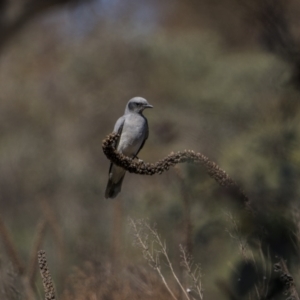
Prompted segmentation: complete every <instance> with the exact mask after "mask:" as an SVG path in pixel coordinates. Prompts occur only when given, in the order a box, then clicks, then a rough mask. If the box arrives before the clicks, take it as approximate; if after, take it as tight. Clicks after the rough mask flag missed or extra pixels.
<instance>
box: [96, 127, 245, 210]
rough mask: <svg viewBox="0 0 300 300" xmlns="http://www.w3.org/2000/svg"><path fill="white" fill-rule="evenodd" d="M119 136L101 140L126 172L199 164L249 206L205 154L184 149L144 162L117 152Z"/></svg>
mask: <svg viewBox="0 0 300 300" xmlns="http://www.w3.org/2000/svg"><path fill="white" fill-rule="evenodd" d="M119 137H120V135H119V134H117V133H111V134H109V135H108V136H107V137H106V138H105V139H104V140H103V142H102V148H103V152H104V154H105V155H106V157H107V158H108V159H109V160H110V161H112V162H113V163H114V164H116V165H118V166H120V167H122V168H124V169H125V170H127V171H128V172H130V173H135V174H140V175H154V174H162V173H163V172H164V171H167V170H169V168H170V167H174V166H176V165H177V164H180V163H195V164H201V165H202V166H204V168H205V169H206V172H207V173H208V175H209V176H210V177H212V178H213V179H215V180H216V181H217V183H218V184H219V185H220V186H222V187H226V188H227V189H228V190H229V191H230V192H231V193H232V194H234V195H236V196H237V197H238V198H240V199H241V201H242V203H243V204H245V205H246V206H249V198H248V197H247V196H246V195H245V194H244V192H243V191H242V190H241V189H240V187H239V186H238V184H237V183H236V182H235V181H234V180H233V179H232V178H230V177H229V176H228V174H227V173H226V172H225V171H224V170H222V169H221V168H220V167H219V166H218V165H217V164H216V163H215V162H213V161H211V160H209V159H208V158H207V157H206V156H205V155H203V154H201V153H195V152H194V151H193V150H184V151H179V152H176V153H173V152H172V153H171V154H169V155H168V156H167V157H165V158H164V159H161V160H160V161H158V162H156V163H146V162H143V161H141V160H137V159H132V158H130V157H127V156H125V155H123V154H122V153H120V152H117V151H116V150H115V144H116V141H117V140H118V138H119Z"/></svg>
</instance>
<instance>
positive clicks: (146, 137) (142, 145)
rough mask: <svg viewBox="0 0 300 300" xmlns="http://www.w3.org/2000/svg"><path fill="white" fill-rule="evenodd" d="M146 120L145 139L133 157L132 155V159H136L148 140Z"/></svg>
mask: <svg viewBox="0 0 300 300" xmlns="http://www.w3.org/2000/svg"><path fill="white" fill-rule="evenodd" d="M145 120H146V134H145V138H144V140H143V142H142V144H141V147H140V148H139V149H138V151H137V152H136V153H135V155H134V157H133V158H136V157H137V155H138V154H139V152H140V151H141V150H142V148H143V147H144V145H145V142H146V140H147V139H148V136H149V128H148V121H147V119H145Z"/></svg>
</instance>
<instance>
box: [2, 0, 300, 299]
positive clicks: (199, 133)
mask: <svg viewBox="0 0 300 300" xmlns="http://www.w3.org/2000/svg"><path fill="white" fill-rule="evenodd" d="M299 14H300V4H299V2H298V1H296V0H288V1H287V0H285V1H279V0H277V1H275V0H259V1H258V0H257V1H256V0H255V1H251V3H250V1H246V0H245V1H236V0H224V1H218V0H197V1H194V0H186V1H182V0H172V1H171V0H163V1H157V0H152V1H149V0H148V1H147V0H139V1H137V0H126V1H120V0H110V1H109V0H90V1H83V0H81V1H80V0H77V1H74V0H45V1H43V2H42V3H41V1H37V0H27V1H24V0H22V1H21V0H13V1H8V0H1V1H0V91H1V93H0V95H1V96H0V99H1V100H0V212H1V214H0V217H1V220H0V221H1V222H0V225H1V226H0V227H1V228H0V231H1V241H2V243H1V248H0V249H1V256H0V267H1V274H2V275H1V277H0V279H1V293H2V295H3V297H2V299H26V297H27V298H28V296H26V295H27V294H26V293H25V292H24V289H25V288H24V286H26V284H24V282H23V281H22V280H23V279H24V278H29V279H30V285H31V288H32V291H33V294H34V295H41V294H42V293H43V291H42V286H41V280H40V279H39V276H37V275H38V274H36V272H37V266H36V265H35V260H36V250H37V249H45V250H46V253H47V256H48V264H49V268H50V270H51V273H52V277H53V279H54V282H55V285H56V289H57V294H58V295H61V297H60V298H61V299H141V297H142V298H145V299H171V296H170V295H169V294H168V292H167V290H166V289H165V287H164V286H163V285H162V282H161V280H160V279H159V277H158V276H157V275H156V273H155V271H154V270H153V269H152V268H151V267H149V266H148V265H147V262H146V261H145V260H144V258H143V255H142V252H141V251H140V250H139V249H138V248H136V247H135V246H134V245H133V237H132V232H131V231H130V229H129V226H128V220H127V219H128V217H131V218H133V219H140V218H142V219H148V221H149V223H151V224H154V223H155V224H156V228H157V230H158V232H159V233H160V235H161V237H162V239H163V240H166V244H167V248H168V250H169V254H170V257H171V260H172V262H173V265H174V268H175V269H176V270H177V272H178V274H180V278H181V280H182V282H183V283H184V284H185V285H186V287H188V283H187V282H186V280H187V279H185V273H184V272H183V271H182V269H181V268H180V253H179V248H178V246H179V244H182V245H184V246H185V247H186V248H187V251H188V252H189V253H190V254H192V255H193V257H194V259H195V262H197V263H199V264H201V269H202V275H203V276H202V285H203V287H204V299H285V298H286V297H287V296H284V295H283V289H284V287H283V286H282V284H281V281H280V280H279V279H278V275H276V274H275V273H274V272H273V266H272V265H273V264H274V263H275V262H276V261H278V259H280V258H283V259H284V260H286V264H287V266H288V268H289V271H290V273H291V274H292V276H293V277H294V279H295V281H296V283H297V278H299V246H298V244H299V241H298V240H299V234H298V233H299V229H300V228H298V227H299V226H298V225H299V224H300V218H299V216H300V214H299V194H300V190H299V184H298V182H299V167H300V150H299V142H300V140H299V132H300V124H299V117H300V111H299V90H300V56H299V33H300V18H299ZM134 96H141V97H144V98H146V99H147V100H148V102H149V103H151V104H152V105H153V106H154V109H153V110H147V111H145V116H146V117H147V118H148V122H149V128H150V134H149V139H148V141H147V143H146V145H145V147H144V148H143V150H142V151H141V153H140V155H139V157H140V158H141V159H143V160H144V161H147V162H155V161H157V160H159V159H161V158H163V157H165V156H166V155H168V154H169V153H170V152H171V151H178V150H184V149H193V150H194V151H196V152H201V153H203V154H204V155H206V156H208V157H209V158H210V159H211V160H213V161H215V162H216V163H217V164H218V165H219V166H220V167H221V168H222V169H224V170H226V172H227V173H228V174H229V175H230V176H231V177H232V178H233V179H234V180H236V181H237V182H238V183H239V184H240V186H241V187H242V189H243V190H244V192H245V193H246V194H247V195H248V196H249V198H250V199H251V205H252V206H253V207H255V210H256V211H257V212H256V216H255V218H254V217H252V216H251V217H249V212H248V211H247V210H246V209H245V208H240V207H239V206H237V205H236V201H235V200H234V199H232V198H231V197H230V196H228V195H227V194H226V192H225V191H224V189H222V188H221V187H219V186H218V184H217V183H216V182H215V181H214V180H213V179H211V178H210V177H209V176H208V175H207V174H206V173H205V171H204V170H203V168H201V167H200V166H195V165H186V164H184V165H181V166H178V167H176V168H175V169H171V170H170V171H169V172H166V173H164V174H162V175H155V176H151V177H148V176H138V175H134V174H127V175H126V177H125V180H124V182H123V189H122V193H121V194H120V195H119V196H118V198H117V199H114V200H107V199H105V198H104V191H105V187H106V183H107V175H108V168H109V161H108V160H107V158H106V157H105V156H104V154H103V152H102V147H101V143H102V140H103V139H104V138H105V136H106V135H107V134H108V133H110V132H111V131H112V129H113V126H114V123H115V121H116V120H117V118H118V117H120V116H121V115H122V114H123V112H124V109H125V105H126V103H127V102H128V100H129V99H130V98H132V97H134ZM162 268H163V270H164V272H165V274H166V278H168V280H169V282H170V285H171V286H172V288H173V289H174V291H175V293H176V295H177V297H178V299H181V297H182V295H181V294H180V292H179V291H178V287H177V286H176V284H175V282H174V279H173V278H172V276H171V274H170V273H169V270H168V268H167V267H165V266H164V264H162ZM12 274H13V275H12ZM20 274H21V275H22V276H19V275H20ZM22 278H23V279H22ZM33 294H32V295H31V297H33ZM36 297H37V299H41V298H42V296H36ZM29 298H30V297H29ZM31 299H32V298H31Z"/></svg>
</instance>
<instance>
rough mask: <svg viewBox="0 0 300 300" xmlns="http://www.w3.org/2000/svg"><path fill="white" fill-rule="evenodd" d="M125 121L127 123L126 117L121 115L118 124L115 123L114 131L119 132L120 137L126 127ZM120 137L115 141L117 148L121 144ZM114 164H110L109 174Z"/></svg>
mask: <svg viewBox="0 0 300 300" xmlns="http://www.w3.org/2000/svg"><path fill="white" fill-rule="evenodd" d="M124 123H125V117H124V116H122V117H120V118H119V119H118V120H117V122H116V124H115V127H114V131H113V132H115V133H117V134H119V135H120V137H121V134H122V130H123V127H124ZM120 137H119V138H118V140H117V141H116V143H115V149H117V148H118V145H119V142H120ZM112 166H113V163H111V164H110V166H109V171H108V174H110V172H111V169H112Z"/></svg>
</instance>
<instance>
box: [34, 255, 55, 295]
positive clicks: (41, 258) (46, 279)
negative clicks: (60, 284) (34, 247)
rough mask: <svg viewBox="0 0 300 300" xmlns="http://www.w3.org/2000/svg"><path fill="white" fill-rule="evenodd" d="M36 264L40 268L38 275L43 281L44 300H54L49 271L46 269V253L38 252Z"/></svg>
mask: <svg viewBox="0 0 300 300" xmlns="http://www.w3.org/2000/svg"><path fill="white" fill-rule="evenodd" d="M38 262H39V267H40V273H41V277H42V280H43V286H44V291H45V300H55V299H56V297H55V289H54V285H53V281H52V278H51V274H50V271H49V269H48V264H47V258H46V252H45V251H44V250H40V251H39V252H38Z"/></svg>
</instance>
